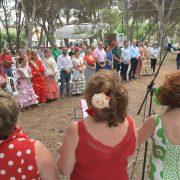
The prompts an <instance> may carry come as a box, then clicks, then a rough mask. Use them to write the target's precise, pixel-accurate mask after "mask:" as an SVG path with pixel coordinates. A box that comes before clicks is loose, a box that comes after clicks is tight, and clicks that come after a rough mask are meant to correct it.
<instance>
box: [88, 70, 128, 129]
mask: <svg viewBox="0 0 180 180" xmlns="http://www.w3.org/2000/svg"><path fill="white" fill-rule="evenodd" d="M102 92H104V93H105V94H106V95H107V96H109V97H110V102H109V108H104V109H102V110H99V111H98V112H97V113H95V115H94V116H93V118H94V120H95V121H96V122H100V121H107V122H108V126H109V127H112V126H117V125H118V123H122V122H124V120H125V118H126V116H127V106H128V92H127V90H126V88H124V87H123V86H122V84H121V80H120V77H119V74H118V73H117V72H116V71H105V70H100V71H99V72H97V73H96V74H94V75H93V76H92V77H91V78H90V79H89V81H88V83H87V86H86V90H85V98H86V101H87V104H88V107H89V108H94V107H93V105H92V102H91V100H92V97H93V95H94V94H98V93H102Z"/></svg>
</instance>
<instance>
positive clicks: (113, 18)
mask: <svg viewBox="0 0 180 180" xmlns="http://www.w3.org/2000/svg"><path fill="white" fill-rule="evenodd" d="M101 17H102V22H103V23H108V24H109V26H110V28H109V30H108V33H114V32H115V31H117V29H118V27H119V24H120V18H119V10H118V9H103V10H102V11H101Z"/></svg>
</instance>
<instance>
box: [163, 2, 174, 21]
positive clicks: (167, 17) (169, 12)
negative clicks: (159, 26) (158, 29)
mask: <svg viewBox="0 0 180 180" xmlns="http://www.w3.org/2000/svg"><path fill="white" fill-rule="evenodd" d="M174 3H175V0H172V1H171V5H170V7H169V11H168V14H167V16H166V18H165V21H168V19H169V17H170V15H171V12H172V9H173V6H174Z"/></svg>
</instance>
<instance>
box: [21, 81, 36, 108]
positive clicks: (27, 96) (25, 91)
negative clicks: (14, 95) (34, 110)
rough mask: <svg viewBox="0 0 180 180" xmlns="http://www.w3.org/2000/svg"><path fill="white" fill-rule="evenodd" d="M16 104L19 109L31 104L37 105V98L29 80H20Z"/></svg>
mask: <svg viewBox="0 0 180 180" xmlns="http://www.w3.org/2000/svg"><path fill="white" fill-rule="evenodd" d="M18 92H19V95H18V102H19V105H20V108H24V107H29V106H31V105H33V104H37V103H38V100H37V98H38V96H37V95H36V94H35V92H34V89H33V87H32V83H31V81H30V80H27V79H23V80H20V84H19V86H18Z"/></svg>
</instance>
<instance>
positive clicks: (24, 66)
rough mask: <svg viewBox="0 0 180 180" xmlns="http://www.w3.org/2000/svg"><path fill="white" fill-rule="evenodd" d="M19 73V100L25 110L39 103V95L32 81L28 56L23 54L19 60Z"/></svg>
mask: <svg viewBox="0 0 180 180" xmlns="http://www.w3.org/2000/svg"><path fill="white" fill-rule="evenodd" d="M17 74H18V92H19V95H18V102H19V105H20V108H21V109H22V110H24V109H25V108H29V107H30V106H31V105H33V104H37V103H38V101H37V98H38V96H37V95H36V94H35V92H34V89H33V87H32V83H31V69H30V67H29V64H28V62H27V56H26V55H25V54H23V55H21V57H20V58H19V59H18V62H17Z"/></svg>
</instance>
